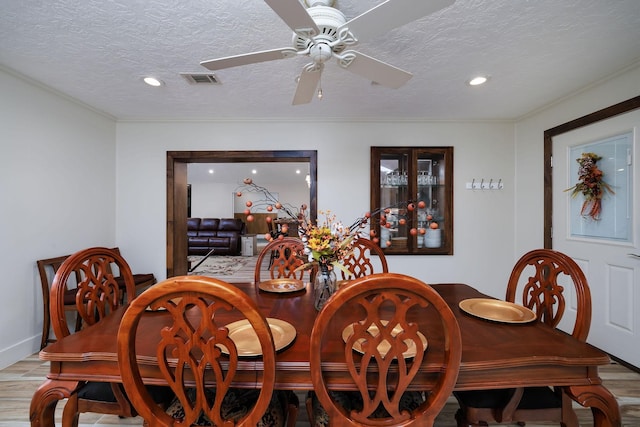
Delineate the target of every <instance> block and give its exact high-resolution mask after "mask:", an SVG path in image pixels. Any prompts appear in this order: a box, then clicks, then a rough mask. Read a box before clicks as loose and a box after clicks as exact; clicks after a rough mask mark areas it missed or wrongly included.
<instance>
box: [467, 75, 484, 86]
mask: <svg viewBox="0 0 640 427" xmlns="http://www.w3.org/2000/svg"><path fill="white" fill-rule="evenodd" d="M487 80H489V76H476V77H474V78H472V79H470V80H468V81H467V84H468V85H469V86H478V85H481V84H484V83H486V82H487Z"/></svg>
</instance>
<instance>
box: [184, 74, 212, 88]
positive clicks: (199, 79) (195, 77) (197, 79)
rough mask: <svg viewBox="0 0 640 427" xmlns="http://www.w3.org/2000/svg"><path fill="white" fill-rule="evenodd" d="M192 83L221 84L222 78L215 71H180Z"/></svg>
mask: <svg viewBox="0 0 640 427" xmlns="http://www.w3.org/2000/svg"><path fill="white" fill-rule="evenodd" d="M180 75H182V76H183V77H184V78H185V79H187V81H188V82H189V83H191V84H194V85H195V84H209V85H219V84H221V83H220V80H219V79H218V77H216V75H215V74H213V73H195V74H193V73H180Z"/></svg>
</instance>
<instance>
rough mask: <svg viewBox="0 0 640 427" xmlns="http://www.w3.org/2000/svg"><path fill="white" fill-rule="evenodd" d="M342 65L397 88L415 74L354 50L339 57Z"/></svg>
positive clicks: (374, 80)
mask: <svg viewBox="0 0 640 427" xmlns="http://www.w3.org/2000/svg"><path fill="white" fill-rule="evenodd" d="M338 65H340V67H342V68H344V69H346V70H349V71H351V72H352V73H355V74H358V75H359V76H362V77H365V78H367V79H369V80H371V81H372V82H376V83H378V84H381V85H382V86H386V87H390V88H393V89H397V88H399V87H400V86H402V85H403V84H405V83H406V82H408V81H409V79H410V78H411V77H413V74H411V73H409V72H408V71H404V70H401V69H400V68H398V67H394V66H393V65H389V64H387V63H386V62H382V61H379V60H377V59H375V58H372V57H370V56H367V55H365V54H363V53H360V52H356V51H354V50H347V51H344V52H343V53H342V55H340V58H339V59H338Z"/></svg>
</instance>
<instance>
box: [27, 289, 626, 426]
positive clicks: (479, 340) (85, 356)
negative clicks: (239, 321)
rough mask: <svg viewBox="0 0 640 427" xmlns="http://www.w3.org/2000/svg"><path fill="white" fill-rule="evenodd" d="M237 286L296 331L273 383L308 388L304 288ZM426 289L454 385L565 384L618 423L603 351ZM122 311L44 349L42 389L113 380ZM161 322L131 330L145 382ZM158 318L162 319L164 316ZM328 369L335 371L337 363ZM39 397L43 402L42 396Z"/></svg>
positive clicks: (468, 294)
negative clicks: (458, 353) (458, 349)
mask: <svg viewBox="0 0 640 427" xmlns="http://www.w3.org/2000/svg"><path fill="white" fill-rule="evenodd" d="M237 286H238V287H239V289H241V290H242V291H244V292H246V293H247V294H249V295H250V296H251V297H252V298H253V299H254V300H255V301H256V302H257V303H258V306H259V307H260V309H261V311H262V312H263V314H264V315H265V316H266V317H275V318H279V319H282V320H285V321H287V322H289V323H291V324H293V325H294V326H295V328H296V338H295V341H294V342H293V343H292V344H291V345H290V346H289V347H288V348H286V349H284V350H282V351H280V352H279V353H278V355H277V363H276V370H277V374H276V375H277V377H276V387H278V388H282V389H297V390H303V389H312V388H313V387H312V383H311V376H310V373H309V337H310V335H311V330H312V328H313V323H314V320H315V317H316V313H317V312H316V311H315V309H314V308H313V295H312V292H311V289H310V285H307V288H306V289H305V290H302V291H298V292H294V293H285V294H280V293H269V292H264V291H260V290H258V289H257V288H256V287H255V285H253V284H249V283H247V284H238V285H237ZM433 287H434V288H435V289H436V290H437V292H438V293H439V294H440V295H441V296H442V297H443V298H444V299H445V301H446V302H447V303H448V305H449V306H450V307H451V309H452V310H453V312H454V314H455V315H456V318H457V320H458V323H459V325H460V330H461V333H462V346H463V348H462V363H461V366H460V373H459V376H458V381H457V383H456V390H465V389H488V388H504V387H515V386H523V385H528V386H532V385H558V386H565V387H566V388H567V390H568V392H569V393H570V395H571V396H572V397H573V398H574V399H575V400H577V401H578V402H579V403H581V404H583V405H585V406H592V408H593V407H595V408H596V410H595V411H594V420H595V423H596V425H619V424H617V423H616V420H617V422H618V423H619V420H620V416H619V410H618V409H617V404H616V403H615V399H614V398H613V396H612V395H611V394H610V393H609V392H608V390H606V388H604V387H603V386H602V385H601V384H602V382H601V380H600V378H599V376H598V366H600V365H606V364H608V363H610V359H609V357H608V355H607V354H606V353H604V352H602V351H601V350H599V349H597V348H595V347H593V346H591V345H589V344H586V343H582V342H580V341H578V340H576V339H574V338H573V337H572V336H571V335H569V334H566V333H564V332H561V331H559V330H556V329H551V328H549V327H547V326H545V325H543V324H541V323H539V322H531V323H526V324H508V323H498V322H492V321H488V320H484V319H480V318H477V317H474V316H471V315H468V314H467V313H465V312H464V311H462V310H461V309H460V308H459V307H458V303H459V302H460V301H462V300H464V299H467V298H483V297H484V298H486V297H487V296H486V295H483V294H482V293H480V292H478V291H477V290H475V289H474V288H472V287H471V286H468V285H465V284H455V283H452V284H437V285H433ZM122 313H123V309H120V310H119V311H116V312H114V313H113V315H111V316H110V317H107V318H105V319H103V320H102V321H101V322H99V323H98V324H96V325H94V326H92V327H89V328H87V329H85V330H82V331H80V332H77V333H75V334H72V335H70V336H68V337H65V338H63V339H62V340H59V341H58V342H55V343H53V344H51V345H49V346H47V347H46V348H44V349H43V350H42V351H41V352H40V358H41V359H42V360H47V361H50V362H51V368H50V374H49V375H48V378H49V379H50V380H53V384H54V385H49V386H47V387H45V388H48V389H50V388H54V386H55V382H56V381H61V382H65V381H78V380H94V381H97V380H100V381H115V382H119V381H120V374H119V369H118V364H117V349H116V339H115V337H116V334H117V328H118V325H119V322H120V318H121V316H122ZM162 319H163V314H162V313H150V314H149V316H146V317H145V318H143V321H141V323H140V328H142V329H141V331H140V333H139V334H138V335H139V336H140V337H143V338H141V339H140V340H142V341H140V340H139V341H138V342H137V344H136V346H137V353H138V363H139V365H140V366H141V372H142V374H143V376H145V381H146V382H148V383H161V380H159V378H160V376H159V375H158V374H157V373H156V372H154V370H155V371H157V363H156V362H155V345H154V344H153V342H154V339H155V338H153V337H154V333H152V332H150V333H148V334H145V333H144V329H145V328H148V330H149V331H154V330H155V331H158V329H159V328H158V322H162V321H163V320H162ZM164 319H166V320H167V322H168V316H164ZM229 320H233V319H229ZM155 334H156V335H157V332H156V333H155ZM438 345H441V343H439V339H438V338H437V337H436V338H432V339H430V341H429V348H433V347H432V346H435V347H437V346H438ZM433 353H436V352H433ZM428 355H429V352H428V353H427V356H428ZM336 360H337V359H336ZM336 363H337V362H336ZM428 364H429V357H425V361H424V363H423V366H427V365H428ZM332 368H335V369H337V370H338V371H340V369H341V367H340V366H339V364H337V365H336V366H335V367H332ZM238 369H239V370H245V371H246V372H247V376H246V378H247V382H250V378H251V375H253V376H254V377H255V375H256V372H259V371H260V369H261V361H260V358H259V357H258V358H248V359H246V360H244V361H243V362H242V363H241V364H239V366H238ZM345 375H346V372H345ZM43 393H44V391H43V392H42V393H40V394H43ZM594 396H596V398H595V399H594ZM36 398H38V392H37V393H36V395H34V400H36ZM40 398H41V399H43V400H46V399H45V398H44V397H43V396H40ZM594 402H595V403H594ZM36 403H37V402H32V419H33V417H34V416H35V415H34V412H33V411H38V410H44V409H42V407H44V406H46V404H45V403H39V404H37V405H36ZM50 403H51V402H49V404H50ZM34 405H36V406H35V409H33V408H34ZM54 405H55V404H54ZM607 406H613V407H612V408H606V407H607ZM596 414H599V415H598V416H597V415H596ZM603 414H604V415H603ZM32 425H40V424H37V423H36V424H32Z"/></svg>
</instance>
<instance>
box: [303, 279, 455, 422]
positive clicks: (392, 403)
mask: <svg viewBox="0 0 640 427" xmlns="http://www.w3.org/2000/svg"><path fill="white" fill-rule="evenodd" d="M425 319H426V320H425ZM418 320H423V321H425V322H428V328H426V327H425V325H419V324H418V323H417V321H418ZM427 347H428V350H427ZM461 354H462V344H461V338H460V328H459V327H458V322H457V321H456V318H455V315H454V314H453V312H452V311H451V309H450V308H449V306H448V305H447V303H446V302H445V301H444V300H443V299H442V297H440V295H438V293H437V292H436V291H435V290H434V289H433V288H431V287H430V286H428V285H427V284H425V283H423V282H421V281H419V280H417V279H415V278H412V277H409V276H405V275H401V274H394V273H379V274H372V275H369V276H365V277H361V278H359V279H356V280H355V281H354V282H353V284H352V285H350V286H347V287H344V288H341V289H340V290H338V291H337V292H336V293H335V294H333V296H332V297H331V298H330V299H329V300H328V301H327V303H326V304H325V305H324V307H323V308H322V310H321V311H320V313H319V314H318V317H317V318H316V321H315V323H314V326H313V330H312V332H311V337H310V360H309V362H310V367H311V379H312V382H313V389H314V394H313V395H311V396H310V398H309V399H307V411H308V413H309V419H310V420H311V425H312V426H315V427H318V426H326V425H330V426H338V427H341V426H407V427H408V426H416V427H417V426H421V427H423V426H427V427H428V426H432V425H433V423H434V420H435V417H436V416H437V415H438V413H439V412H440V410H441V409H442V408H443V407H444V405H445V403H446V401H447V398H448V397H449V396H450V394H451V391H452V390H453V387H454V385H455V383H456V379H457V377H458V370H459V367H460V357H461ZM342 363H346V367H347V369H348V372H349V374H350V376H351V380H352V381H351V382H349V383H343V384H339V385H334V387H338V388H339V389H341V390H348V389H351V390H357V391H334V390H330V389H331V388H332V384H331V371H332V370H333V369H335V368H332V366H335V367H337V366H339V364H342ZM425 369H426V370H428V372H425ZM417 376H420V377H422V378H425V377H428V378H430V379H431V381H430V386H421V387H420V388H419V389H418V390H421V391H410V390H409V388H410V387H411V385H412V381H413V380H414V379H415V378H416V377H417ZM414 387H415V386H414Z"/></svg>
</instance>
